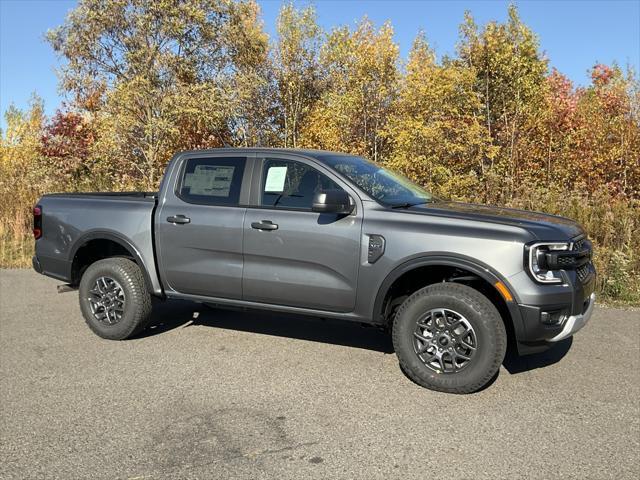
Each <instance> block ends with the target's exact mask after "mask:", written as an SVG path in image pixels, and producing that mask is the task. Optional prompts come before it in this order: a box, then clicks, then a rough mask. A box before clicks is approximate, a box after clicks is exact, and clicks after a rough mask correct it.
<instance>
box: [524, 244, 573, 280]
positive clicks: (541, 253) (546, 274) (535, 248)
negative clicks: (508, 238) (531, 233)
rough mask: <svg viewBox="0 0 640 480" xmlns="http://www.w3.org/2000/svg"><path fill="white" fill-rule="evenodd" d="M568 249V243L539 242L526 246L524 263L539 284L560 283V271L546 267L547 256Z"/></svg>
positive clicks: (569, 245)
mask: <svg viewBox="0 0 640 480" xmlns="http://www.w3.org/2000/svg"><path fill="white" fill-rule="evenodd" d="M570 248H571V244H570V243H563V242H548V243H547V242H539V243H534V244H532V245H528V246H527V249H528V252H527V255H526V262H527V264H528V265H527V266H528V268H529V272H530V273H531V275H532V276H533V278H534V279H535V280H536V281H537V282H540V283H562V282H563V279H562V277H561V275H560V271H559V270H555V269H552V268H550V266H549V265H548V263H549V262H548V258H549V257H548V256H547V254H549V253H557V252H562V251H569V250H570Z"/></svg>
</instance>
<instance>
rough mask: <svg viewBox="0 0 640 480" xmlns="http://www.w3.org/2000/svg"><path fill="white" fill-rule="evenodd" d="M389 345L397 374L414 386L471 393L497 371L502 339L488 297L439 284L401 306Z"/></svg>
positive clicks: (499, 321) (462, 287) (501, 325)
mask: <svg viewBox="0 0 640 480" xmlns="http://www.w3.org/2000/svg"><path fill="white" fill-rule="evenodd" d="M393 345H394V348H395V351H396V355H397V356H398V360H399V362H400V366H401V368H402V370H403V371H404V372H405V373H406V374H407V376H409V378H411V379H412V380H413V381H414V382H416V383H417V384H418V385H421V386H423V387H426V388H429V389H431V390H438V391H442V392H448V393H471V392H474V391H476V390H479V389H480V388H482V387H483V386H485V385H486V384H487V383H488V382H489V381H490V380H491V379H492V378H493V376H494V375H495V374H496V372H497V371H498V369H499V368H500V365H501V364H502V361H503V359H504V355H505V351H506V346H507V334H506V331H505V327H504V323H503V322H502V318H501V317H500V314H499V313H498V311H497V309H496V307H495V306H494V305H493V304H492V303H491V302H490V301H489V299H487V297H485V296H484V295H482V294H481V293H480V292H478V291H477V290H474V289H473V288H471V287H468V286H466V285H460V284H455V283H438V284H435V285H429V286H427V287H425V288H422V289H420V290H418V291H417V292H415V293H414V294H413V295H411V296H410V297H409V298H407V299H406V300H405V301H404V303H403V304H402V305H401V306H400V308H399V309H398V312H397V313H396V316H395V318H394V323H393Z"/></svg>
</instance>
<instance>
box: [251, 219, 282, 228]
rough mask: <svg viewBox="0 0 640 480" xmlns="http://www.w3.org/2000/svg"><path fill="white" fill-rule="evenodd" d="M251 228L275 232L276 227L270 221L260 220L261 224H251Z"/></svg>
mask: <svg viewBox="0 0 640 480" xmlns="http://www.w3.org/2000/svg"><path fill="white" fill-rule="evenodd" d="M251 228H255V229H256V230H277V229H278V225H277V224H276V223H273V222H272V221H271V220H262V221H261V222H252V223H251Z"/></svg>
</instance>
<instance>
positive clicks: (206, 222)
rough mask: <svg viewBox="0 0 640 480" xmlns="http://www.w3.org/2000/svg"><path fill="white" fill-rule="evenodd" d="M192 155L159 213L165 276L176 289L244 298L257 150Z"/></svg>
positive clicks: (160, 260)
mask: <svg viewBox="0 0 640 480" xmlns="http://www.w3.org/2000/svg"><path fill="white" fill-rule="evenodd" d="M190 155H191V156H189V157H187V158H185V159H184V160H183V161H182V165H180V166H177V170H176V172H177V173H174V175H173V176H172V177H173V178H169V179H168V180H167V181H168V182H170V184H168V185H167V186H166V188H165V190H166V194H165V195H164V197H163V198H162V199H161V203H160V206H159V207H158V208H159V211H158V213H157V215H156V240H157V245H158V263H159V265H160V272H161V275H162V277H163V280H164V283H165V285H166V286H167V287H168V288H169V289H171V290H173V291H175V292H179V293H185V294H192V295H205V296H210V297H224V298H233V299H240V298H242V268H243V257H242V235H243V225H244V216H245V213H246V208H245V206H244V205H246V203H247V200H248V195H249V185H250V179H249V177H250V173H249V172H251V170H252V168H251V167H252V158H251V157H253V155H250V156H249V155H230V154H213V155H196V154H190Z"/></svg>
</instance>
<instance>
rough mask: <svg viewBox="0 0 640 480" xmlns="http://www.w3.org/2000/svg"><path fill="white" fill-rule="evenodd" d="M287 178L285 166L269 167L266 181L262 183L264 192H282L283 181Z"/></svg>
mask: <svg viewBox="0 0 640 480" xmlns="http://www.w3.org/2000/svg"><path fill="white" fill-rule="evenodd" d="M286 178H287V167H269V171H268V172H267V181H266V182H265V185H264V191H265V192H273V193H282V192H283V191H284V181H285V179H286Z"/></svg>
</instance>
